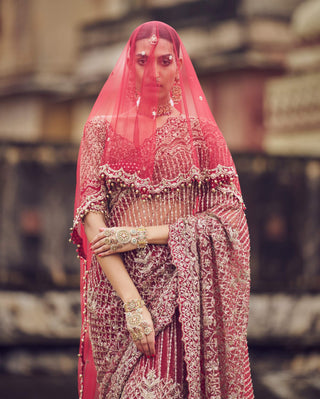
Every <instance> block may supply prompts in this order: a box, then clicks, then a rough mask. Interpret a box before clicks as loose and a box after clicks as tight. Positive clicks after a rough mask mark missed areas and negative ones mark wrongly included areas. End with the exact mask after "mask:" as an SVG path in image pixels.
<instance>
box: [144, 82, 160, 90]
mask: <svg viewBox="0 0 320 399" xmlns="http://www.w3.org/2000/svg"><path fill="white" fill-rule="evenodd" d="M144 86H145V87H148V88H150V89H159V88H160V87H162V85H161V84H152V83H150V84H145V85H144Z"/></svg>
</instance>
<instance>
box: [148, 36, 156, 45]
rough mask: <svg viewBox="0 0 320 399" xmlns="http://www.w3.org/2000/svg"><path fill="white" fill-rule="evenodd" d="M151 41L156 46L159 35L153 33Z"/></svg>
mask: <svg viewBox="0 0 320 399" xmlns="http://www.w3.org/2000/svg"><path fill="white" fill-rule="evenodd" d="M149 41H150V43H151V44H152V45H153V46H155V45H156V44H157V43H158V38H157V36H156V35H155V34H153V35H152V36H151V37H150V40H149Z"/></svg>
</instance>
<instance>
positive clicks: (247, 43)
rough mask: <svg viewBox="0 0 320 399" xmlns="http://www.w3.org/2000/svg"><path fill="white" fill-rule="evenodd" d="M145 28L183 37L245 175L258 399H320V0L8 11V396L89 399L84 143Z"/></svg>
mask: <svg viewBox="0 0 320 399" xmlns="http://www.w3.org/2000/svg"><path fill="white" fill-rule="evenodd" d="M148 20H161V21H163V22H166V23H169V24H170V25H172V26H173V27H174V28H175V29H176V30H177V31H178V33H179V34H180V36H181V38H182V40H183V42H184V44H185V46H186V48H187V50H188V52H189V54H190V56H191V59H192V61H193V63H194V66H195V68H196V71H197V73H198V76H199V78H200V81H201V84H202V86H203V88H204V91H205V93H206V96H207V99H208V101H209V104H210V106H211V109H212V111H213V114H214V116H215V118H216V120H217V122H218V124H219V126H220V128H221V130H222V131H223V133H224V135H225V138H226V140H227V142H228V144H229V146H230V149H231V151H232V152H233V155H234V159H235V162H236V165H237V168H238V172H239V175H240V180H241V185H242V189H243V193H244V197H245V202H246V204H247V208H248V211H247V215H248V222H249V228H250V232H251V239H252V292H253V294H252V301H251V314H250V325H249V337H248V338H249V344H250V352H251V357H252V368H253V377H254V385H255V390H256V397H257V398H258V399H260V398H261V399H264V398H268V399H270V398H271V399H273V398H285V399H295V398H301V397H303V398H306V399H312V398H318V397H319V393H320V387H319V384H318V377H317V375H318V372H319V369H320V354H319V348H320V334H319V332H320V323H319V320H320V294H319V286H320V264H319V263H320V253H319V252H320V250H319V248H320V245H319V244H320V233H319V193H320V24H319V22H318V21H319V20H320V1H319V0H312V1H302V0H282V1H275V0H131V1H130V0H121V1H118V0H67V1H63V0H55V1H52V0H1V1H0V182H1V183H2V184H1V191H0V212H1V213H0V217H1V224H0V320H1V322H0V347H1V351H2V352H3V355H2V356H1V360H0V373H2V374H1V375H0V392H5V389H6V388H7V389H8V390H9V391H10V398H11V399H14V398H19V397H22V393H23V392H24V390H25V389H28V390H29V391H28V392H29V393H30V392H31V393H30V395H29V397H30V398H31V397H32V398H34V399H36V398H42V397H43V396H44V395H46V398H50V397H51V396H50V395H52V397H56V396H57V394H60V396H61V397H66V398H67V397H68V398H72V397H76V389H75V384H76V381H75V368H76V353H77V341H78V335H79V325H80V312H79V295H78V278H79V277H78V262H77V259H76V257H75V252H74V249H73V248H71V247H70V245H69V244H68V241H67V239H68V227H69V226H70V225H71V222H72V207H73V193H74V185H75V162H76V156H77V149H78V143H79V141H80V138H81V134H82V129H83V124H84V122H85V120H86V118H87V116H88V114H89V111H90V108H91V107H92V105H93V101H94V99H95V98H96V95H97V94H98V92H99V90H100V88H101V87H102V85H103V83H104V82H105V80H106V78H107V76H108V74H109V73H110V71H111V70H112V68H113V66H114V65H115V62H116V60H117V58H118V56H119V55H120V52H121V50H122V48H123V46H124V44H125V43H126V41H127V40H128V38H129V36H130V34H131V32H132V31H133V29H134V28H135V27H136V26H137V25H139V24H140V23H143V22H145V21H148ZM39 373H41V374H42V375H43V376H42V377H41V378H37V376H38V375H39ZM18 376H19V378H20V379H19V380H17V378H18ZM17 381H20V383H19V384H17ZM30 381H31V383H30ZM48 386H49V387H50V386H52V387H54V389H48ZM26 387H27V388H26ZM15 395H16V396H15ZM19 395H20V396H19ZM5 397H6V396H4V398H5ZM8 397H9V396H8Z"/></svg>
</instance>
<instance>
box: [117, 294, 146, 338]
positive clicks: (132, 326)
mask: <svg viewBox="0 0 320 399" xmlns="http://www.w3.org/2000/svg"><path fill="white" fill-rule="evenodd" d="M143 306H145V304H144V301H143V300H142V299H133V300H131V301H129V302H125V303H124V304H123V307H124V310H125V316H126V321H127V327H128V331H129V333H130V335H131V338H132V339H133V341H140V340H141V339H142V338H143V336H144V335H149V334H150V333H151V332H152V328H151V327H150V326H149V324H148V323H147V322H146V321H145V320H144V319H143V315H142V308H143Z"/></svg>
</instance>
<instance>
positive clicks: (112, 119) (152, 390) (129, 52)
mask: <svg viewBox="0 0 320 399" xmlns="http://www.w3.org/2000/svg"><path fill="white" fill-rule="evenodd" d="M168 46H169V47H168ZM170 68H171V69H170ZM170 79H171V80H170ZM168 82H169V83H170V82H171V83H170V84H168ZM177 85H178V86H179V89H178V90H176V89H173V86H177ZM177 93H178V95H177ZM166 96H167V97H166ZM166 100H168V103H166ZM173 100H174V101H173ZM178 100H179V101H178ZM88 212H100V213H102V214H103V215H104V218H105V223H106V226H108V227H113V226H136V227H137V226H141V225H143V226H157V225H164V224H166V225H169V241H168V245H147V247H146V248H145V249H137V250H134V251H128V252H124V253H123V254H122V258H123V261H124V264H125V266H126V268H127V270H128V272H129V274H130V276H131V278H132V280H133V282H134V284H135V285H136V287H137V289H138V291H139V293H140V295H141V297H142V298H143V300H144V301H145V303H146V306H147V308H148V310H149V311H150V313H151V315H152V319H153V322H154V328H155V333H156V357H155V358H152V359H147V358H146V357H145V356H144V355H142V354H141V353H140V352H139V351H138V349H137V348H136V346H135V344H134V343H133V342H132V340H131V338H130V336H129V333H128V331H127V328H126V323H125V318H124V313H123V307H122V303H121V300H120V298H119V297H118V296H117V294H116V292H115V291H114V290H113V288H112V286H111V285H110V283H109V282H108V280H107V278H106V276H105V275H104V273H103V271H102V270H101V267H100V266H99V264H98V262H97V259H96V257H95V256H94V255H93V254H92V253H91V250H90V247H89V246H88V242H87V239H86V236H85V232H84V227H83V221H84V218H85V216H86V214H87V213H88ZM71 236H72V239H73V241H74V242H75V243H76V244H77V250H78V254H79V257H80V266H81V309H82V329H81V341H80V351H79V394H80V397H81V398H84V399H92V398H101V399H111V398H112V399H115V398H123V399H129V398H130V399H133V398H155V399H161V398H190V399H191V398H192V399H196V398H225V399H226V398H239V399H240V398H251V397H253V393H252V386H251V377H250V367H249V361H248V351H247V341H246V328H247V318H248V300H249V284H250V276H249V236H248V231H247V224H246V219H245V215H244V205H243V202H242V197H241V192H240V187H239V181H238V176H237V173H236V170H235V167H234V164H233V161H232V158H231V155H230V152H229V150H228V147H227V145H226V143H225V141H224V138H223V136H222V134H221V132H220V130H219V128H218V126H217V124H216V122H215V120H214V118H213V116H212V114H211V112H210V110H209V108H208V105H207V103H206V100H205V97H204V95H203V92H202V90H201V87H200V85H199V82H198V79H197V76H196V74H195V72H194V70H193V67H192V65H191V61H190V59H189V57H188V54H187V52H186V50H185V48H184V47H183V45H182V43H181V41H180V39H179V37H178V35H177V33H176V32H175V31H174V30H173V29H172V28H171V27H169V26H168V25H165V24H163V23H160V22H150V23H146V24H143V25H141V26H140V27H138V28H137V29H136V30H135V31H134V32H133V34H132V36H131V38H130V39H129V41H128V43H127V45H126V46H125V49H124V51H123V53H122V54H121V56H120V58H119V61H118V62H117V64H116V67H115V69H114V71H113V72H112V73H111V75H110V77H109V79H108V80H107V82H106V84H105V86H104V88H103V89H102V91H101V93H100V95H99V97H98V99H97V102H96V104H95V106H94V107H93V110H92V112H91V114H90V116H89V118H88V121H87V123H86V125H85V128H84V134H83V138H82V141H81V145H80V151H79V158H78V171H77V189H76V198H75V215H74V224H73V228H72V232H71Z"/></svg>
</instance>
